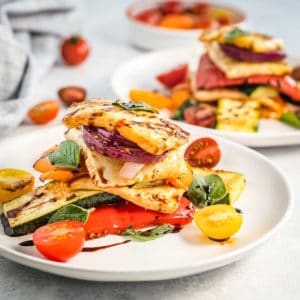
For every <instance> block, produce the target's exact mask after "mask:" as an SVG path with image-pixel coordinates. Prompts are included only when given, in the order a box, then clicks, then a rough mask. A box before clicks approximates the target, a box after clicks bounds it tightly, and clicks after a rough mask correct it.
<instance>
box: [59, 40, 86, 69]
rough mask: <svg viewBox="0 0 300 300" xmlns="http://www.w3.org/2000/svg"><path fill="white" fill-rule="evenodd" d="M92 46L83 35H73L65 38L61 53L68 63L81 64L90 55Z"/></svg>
mask: <svg viewBox="0 0 300 300" xmlns="http://www.w3.org/2000/svg"><path fill="white" fill-rule="evenodd" d="M89 53H90V48H89V45H88V43H87V41H86V40H85V39H84V38H82V37H81V36H71V37H69V38H67V39H66V40H64V42H63V44H62V46H61V55H62V57H63V59H64V61H65V62H66V63H67V64H68V65H79V64H81V63H82V62H83V61H84V60H86V58H87V57H88V56H89Z"/></svg>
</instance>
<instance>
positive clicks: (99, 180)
mask: <svg viewBox="0 0 300 300" xmlns="http://www.w3.org/2000/svg"><path fill="white" fill-rule="evenodd" d="M65 137H66V139H68V140H73V141H74V142H76V143H77V144H78V145H79V146H80V148H81V150H82V153H83V156H84V157H85V164H86V167H87V169H88V171H89V174H90V177H91V178H92V179H93V181H94V182H95V184H96V185H97V186H99V187H103V188H104V187H114V186H130V185H133V184H135V183H138V182H155V181H158V180H162V179H168V178H179V177H184V176H189V173H190V170H189V169H188V168H187V166H186V163H185V161H184V159H183V150H182V149H180V148H179V149H174V150H171V151H169V152H168V153H167V155H166V157H165V158H164V159H163V160H161V161H160V162H157V163H154V164H146V165H144V166H143V168H142V169H141V170H140V171H139V172H137V174H136V175H135V176H134V177H132V178H130V179H126V178H123V177H121V176H119V172H120V170H121V168H122V167H123V165H124V162H122V161H118V160H116V159H113V158H110V157H108V156H104V155H101V154H100V153H97V152H96V151H93V150H91V149H89V148H88V147H87V145H86V144H85V143H84V141H83V138H82V135H81V132H80V130H79V129H75V128H72V129H70V130H69V131H68V132H67V133H66V134H65Z"/></svg>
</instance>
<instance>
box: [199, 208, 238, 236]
mask: <svg viewBox="0 0 300 300" xmlns="http://www.w3.org/2000/svg"><path fill="white" fill-rule="evenodd" d="M194 221H195V223H196V225H197V226H198V227H199V229H200V230H201V231H202V232H203V233H204V234H205V235H206V236H208V237H209V238H212V239H215V240H225V239H228V238H230V237H231V236H233V235H234V234H235V233H237V232H238V231H239V230H240V228H241V226H242V223H243V216H242V215H241V213H239V212H238V211H237V210H236V209H235V208H234V207H232V206H230V205H227V204H216V205H212V206H208V207H205V208H202V209H200V210H198V211H196V213H195V215H194Z"/></svg>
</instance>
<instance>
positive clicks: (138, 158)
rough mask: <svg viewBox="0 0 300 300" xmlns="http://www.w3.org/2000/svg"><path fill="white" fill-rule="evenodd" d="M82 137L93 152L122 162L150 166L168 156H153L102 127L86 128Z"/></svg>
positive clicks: (83, 129) (114, 132)
mask: <svg viewBox="0 0 300 300" xmlns="http://www.w3.org/2000/svg"><path fill="white" fill-rule="evenodd" d="M82 135H83V139H84V142H85V143H86V145H87V146H88V147H89V148H90V149H91V150H95V151H97V152H99V153H101V154H102V155H105V156H108V157H111V158H114V159H116V160H120V161H126V162H134V163H139V164H150V163H156V162H158V161H160V160H162V159H163V158H164V157H165V155H166V154H165V153H164V154H162V155H152V154H150V153H148V152H146V151H145V150H143V149H141V148H140V147H139V146H138V145H137V144H135V143H133V142H131V141H128V140H127V139H125V138H124V137H123V136H121V135H120V134H119V133H117V132H116V131H113V132H110V131H107V130H105V129H103V128H100V127H86V126H84V127H83V128H82Z"/></svg>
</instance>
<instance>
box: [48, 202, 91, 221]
mask: <svg viewBox="0 0 300 300" xmlns="http://www.w3.org/2000/svg"><path fill="white" fill-rule="evenodd" d="M88 216H89V212H88V211H87V210H86V209H84V208H82V207H80V206H77V205H74V204H70V205H67V206H65V207H62V208H61V209H59V210H58V211H57V212H55V213H54V215H52V217H51V218H50V220H49V222H48V223H55V222H59V221H79V222H82V223H85V222H86V220H87V219H88Z"/></svg>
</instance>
